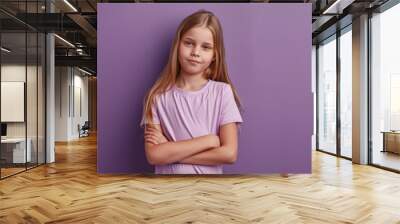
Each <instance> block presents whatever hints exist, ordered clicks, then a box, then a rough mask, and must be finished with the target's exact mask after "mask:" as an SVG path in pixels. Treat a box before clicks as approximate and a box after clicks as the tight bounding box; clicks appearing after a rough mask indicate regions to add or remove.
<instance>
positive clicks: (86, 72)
mask: <svg viewBox="0 0 400 224" xmlns="http://www.w3.org/2000/svg"><path fill="white" fill-rule="evenodd" d="M78 70H79V71H81V72H83V73H85V74H88V75H92V73H89V72H88V71H85V70H83V69H81V68H79V67H78Z"/></svg>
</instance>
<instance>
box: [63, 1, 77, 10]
mask: <svg viewBox="0 0 400 224" xmlns="http://www.w3.org/2000/svg"><path fill="white" fill-rule="evenodd" d="M64 2H65V4H67V5H68V6H69V7H70V8H71V9H72V10H74V12H78V10H77V9H76V8H75V7H74V6H73V5H72V4H71V3H69V2H68V0H64Z"/></svg>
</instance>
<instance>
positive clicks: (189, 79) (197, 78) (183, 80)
mask: <svg viewBox="0 0 400 224" xmlns="http://www.w3.org/2000/svg"><path fill="white" fill-rule="evenodd" d="M207 82H208V80H207V79H206V78H204V76H203V75H202V74H199V75H185V74H183V73H181V74H180V75H179V77H178V79H177V81H176V85H177V87H178V88H180V89H184V90H189V91H196V90H199V89H201V88H202V87H203V86H204V85H205V84H206V83H207Z"/></svg>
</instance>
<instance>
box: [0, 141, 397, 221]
mask: <svg viewBox="0 0 400 224" xmlns="http://www.w3.org/2000/svg"><path fill="white" fill-rule="evenodd" d="M312 163H313V173H312V174H307V175H306V174H304V175H290V176H289V177H288V178H285V177H281V176H280V175H246V176H245V175H230V176H220V177H216V176H214V177H204V176H203V177H202V176H185V177H176V176H155V175H150V176H143V175H120V176H110V175H98V174H97V173H96V138H95V137H89V138H84V139H82V140H80V141H75V142H70V143H68V144H57V146H56V163H54V164H50V165H45V166H40V167H38V168H35V169H32V170H29V171H27V172H24V173H21V174H18V175H15V176H12V177H9V178H7V179H5V180H2V181H0V223H213V224H219V223H307V224H308V223H371V224H377V223H379V224H380V223H384V224H388V223H400V175H399V174H396V173H392V172H388V171H384V170H381V169H378V168H374V167H370V166H360V165H353V164H352V163H351V162H350V161H348V160H344V159H338V158H336V157H333V156H330V155H327V154H324V153H321V152H314V153H313V162H312Z"/></svg>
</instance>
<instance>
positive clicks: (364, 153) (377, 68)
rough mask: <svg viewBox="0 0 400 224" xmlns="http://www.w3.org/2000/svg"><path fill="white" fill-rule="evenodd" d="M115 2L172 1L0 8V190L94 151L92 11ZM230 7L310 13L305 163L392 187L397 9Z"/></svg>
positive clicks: (397, 167) (398, 113) (60, 1)
mask: <svg viewBox="0 0 400 224" xmlns="http://www.w3.org/2000/svg"><path fill="white" fill-rule="evenodd" d="M121 2H123V3H128V2H129V3H132V4H135V3H161V2H163V3H166V2H177V1H147V0H143V1H141V0H136V1H133V0H131V1H129V0H126V1H113V0H108V1H98V0H23V1H22V0H2V1H1V2H0V46H1V56H0V66H1V72H0V81H1V86H0V89H1V106H0V110H1V115H0V119H1V145H0V183H1V184H3V185H1V186H5V185H7V181H11V180H12V179H13V178H19V177H25V178H29V176H30V175H31V173H32V172H34V170H38V169H45V167H54V165H55V167H56V165H57V162H58V161H59V160H58V156H60V158H61V157H62V158H63V159H62V161H64V160H65V159H66V158H75V157H74V156H73V154H74V153H79V150H82V148H84V147H85V144H86V143H87V142H91V144H92V143H93V142H94V144H95V142H96V141H97V139H96V136H97V135H96V134H97V117H96V107H97V106H96V101H97V95H96V94H97V68H96V57H97V51H96V50H97V49H96V42H97V35H96V29H97V3H116V4H117V3H121ZM185 2H190V1H185ZM240 2H242V3H244V2H251V3H257V4H287V3H296V4H304V3H308V4H311V5H312V21H310V22H311V25H312V52H310V54H311V55H310V57H312V74H310V75H311V76H312V90H310V91H312V93H313V96H314V130H313V136H310V137H312V148H311V149H310V150H312V151H313V157H314V156H316V155H318V158H319V157H320V156H329V158H333V159H335V161H336V162H333V163H331V164H329V165H330V166H331V167H324V169H332V170H334V169H336V168H337V164H340V163H343V162H346V161H347V162H349V163H350V165H349V166H346V167H347V168H348V169H350V170H351V172H354V169H358V167H359V166H360V165H362V166H363V167H364V166H365V167H368V172H376V173H377V174H378V173H379V174H381V173H382V172H384V173H388V175H397V178H398V173H400V64H399V63H398V58H399V56H400V55H399V52H400V42H399V40H400V30H399V29H398V24H400V2H399V1H397V0H288V1H284V0H266V1H259V0H255V1H240ZM293 38H295V37H293ZM119 131H122V130H119ZM69 144H70V145H71V147H68V145H69ZM75 146H76V148H74V147H75ZM90 147H94V148H93V150H91V151H90V153H89V154H88V155H87V156H88V157H90V158H92V157H95V156H96V150H95V146H93V145H91V146H90ZM65 148H68V150H65ZM63 150H64V151H63ZM69 156H70V157H69ZM314 159H315V158H313V161H314ZM72 166H74V163H73V161H71V167H72ZM313 166H314V163H313ZM53 169H55V168H53ZM91 169H93V170H95V169H96V167H92V168H91ZM313 170H314V169H313ZM360 172H361V171H360ZM333 175H335V174H333ZM337 175H340V174H337ZM284 176H287V175H284ZM291 176H292V175H291V174H289V178H290V177H291ZM293 176H296V174H293ZM282 178H284V177H282ZM44 179H46V177H44ZM382 181H383V180H382ZM383 182H384V181H383ZM0 191H1V189H0ZM397 193H398V190H397ZM0 196H1V194H0ZM396 217H397V216H396ZM393 220H395V219H393Z"/></svg>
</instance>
